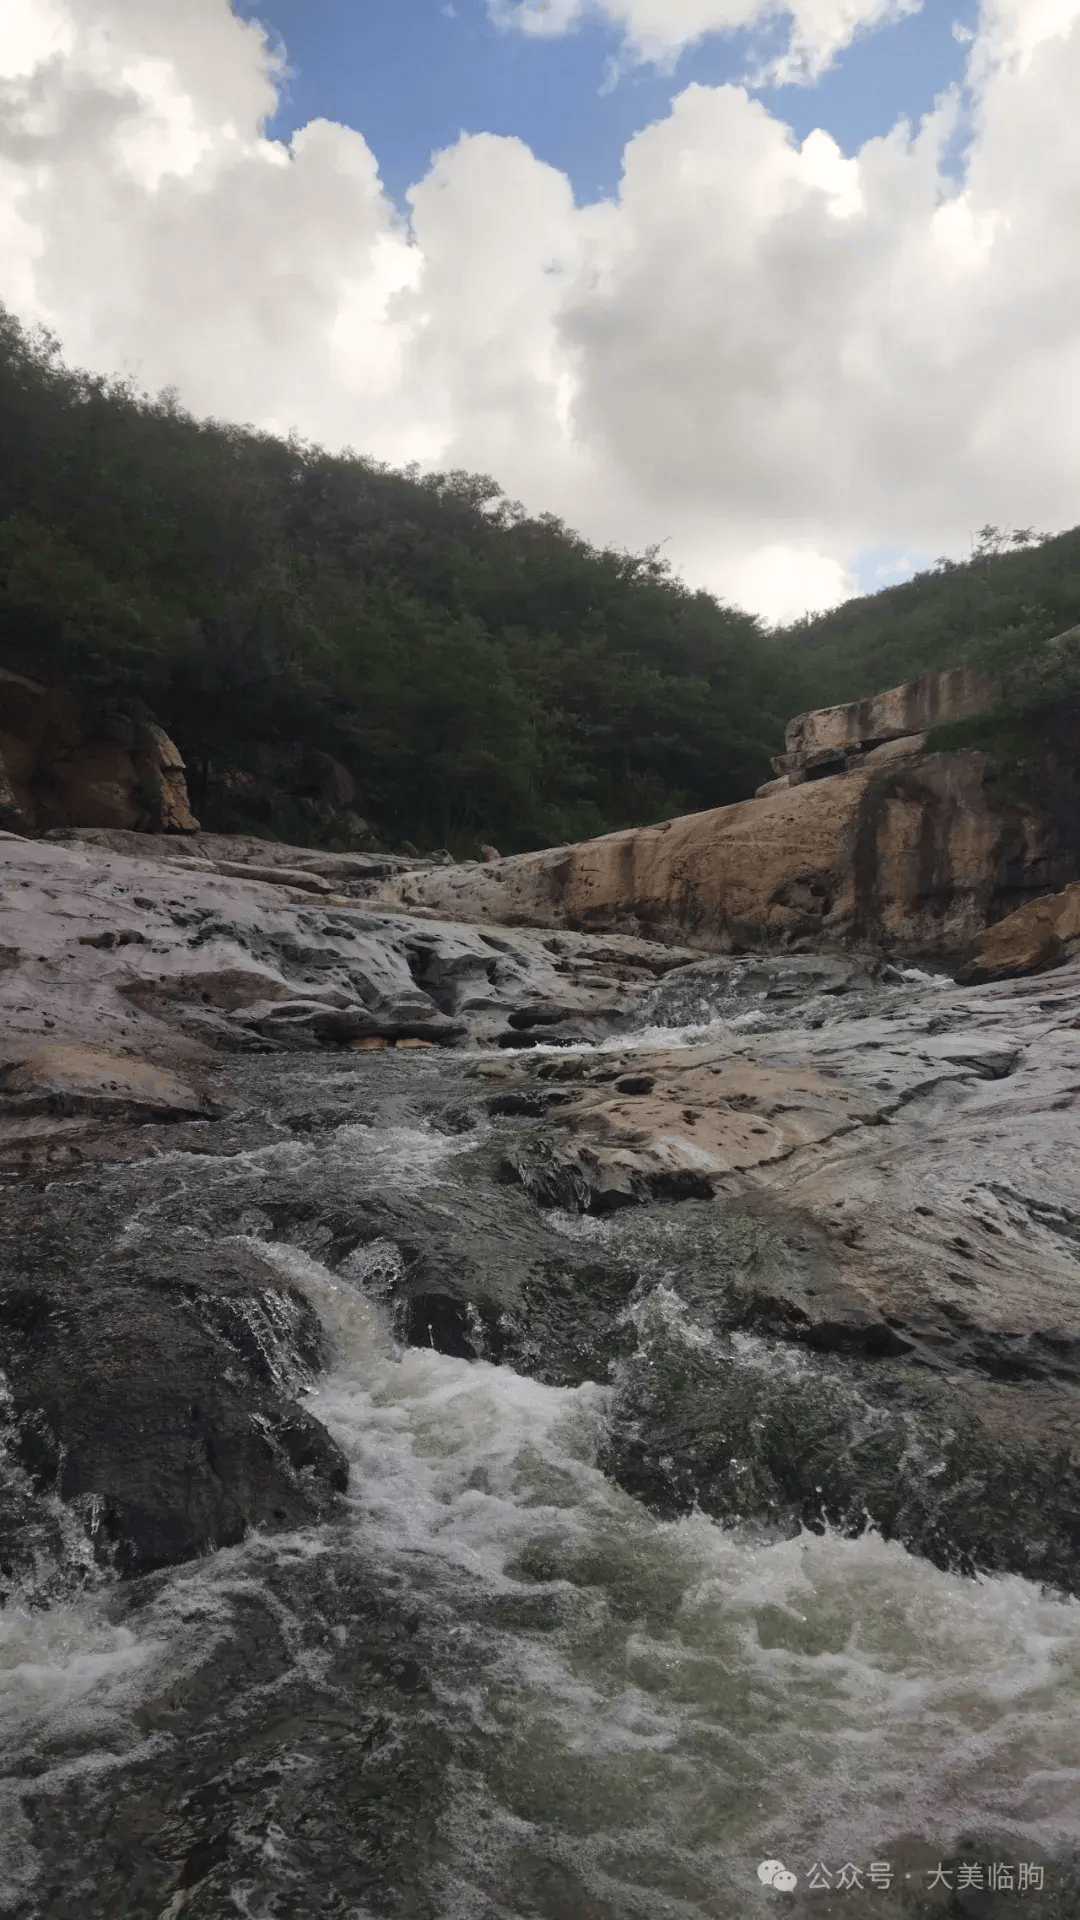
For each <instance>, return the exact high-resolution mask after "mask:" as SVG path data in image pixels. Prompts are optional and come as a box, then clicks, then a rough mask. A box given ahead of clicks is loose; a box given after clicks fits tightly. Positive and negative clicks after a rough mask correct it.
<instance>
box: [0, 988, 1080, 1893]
mask: <svg viewBox="0 0 1080 1920" xmlns="http://www.w3.org/2000/svg"><path fill="white" fill-rule="evenodd" d="M713 1013H714V1014H715V1009H713ZM654 1016H655V1008H654V1009H653V1015H652V1016H650V1017H654ZM672 1017H673V1016H670V1014H669V1023H668V1026H667V1027H666V1028H665V1029H664V1031H663V1039H664V1043H665V1044H667V1045H671V1044H672V1043H673V1041H676V1040H677V1039H678V1037H679V1036H678V1034H677V1033H675V1032H674V1031H673V1030H672V1028H671V1025H670V1020H671V1018H672ZM650 1037H651V1038H652V1039H653V1040H655V1038H656V1032H655V1030H654V1029H651V1028H648V1027H646V1028H645V1029H644V1030H643V1032H642V1035H641V1038H642V1040H643V1041H647V1040H649V1038H650ZM626 1044H627V1040H626V1036H625V1034H624V1035H623V1036H622V1037H621V1039H620V1045H622V1046H623V1047H625V1046H626ZM471 1065H472V1060H471V1057H470V1055H469V1053H468V1052H466V1051H462V1052H443V1051H431V1052H415V1053H407V1052H405V1053H403V1052H396V1053H395V1052H390V1053H386V1054H372V1055H368V1056H361V1057H357V1056H355V1055H352V1056H350V1055H345V1054H335V1055H326V1056H324V1055H314V1054H300V1055H293V1054H289V1055H284V1056H274V1057H264V1056H260V1055H252V1056H251V1057H236V1058H233V1059H229V1060H226V1061H224V1062H223V1063H222V1064H221V1066H220V1068H219V1069H217V1072H218V1073H219V1076H220V1078H221V1080H222V1083H223V1084H226V1083H227V1085H228V1088H229V1090H230V1092H231V1095H232V1098H233V1100H234V1102H235V1103H236V1105H235V1109H234V1113H233V1117H232V1119H231V1121H230V1123H229V1125H230V1138H229V1140H228V1141H227V1142H225V1143H224V1145H223V1146H221V1147H220V1148H215V1145H214V1140H213V1137H212V1134H211V1132H210V1130H208V1132H207V1140H206V1142H205V1143H204V1144H201V1145H199V1146H198V1148H197V1150H196V1148H195V1147H194V1146H193V1145H192V1144H191V1143H190V1142H189V1143H188V1144H187V1145H186V1146H181V1147H179V1148H177V1147H175V1146H173V1145H170V1137H169V1134H168V1130H167V1129H164V1128H157V1129H154V1128H148V1129H147V1130H146V1132H147V1144H148V1148H149V1149H150V1150H149V1152H148V1155H147V1157H146V1158H145V1159H142V1160H139V1161H136V1162H134V1163H129V1164H127V1165H102V1166H97V1167H95V1168H93V1169H92V1170H90V1171H88V1172H86V1173H84V1174H82V1175H79V1176H77V1177H76V1176H75V1175H73V1176H71V1177H69V1178H66V1179H64V1180H58V1181H57V1182H55V1183H54V1184H53V1185H52V1186H51V1187H50V1188H49V1189H48V1194H49V1201H48V1204H49V1205H50V1206H51V1207H52V1208H53V1209H54V1210H55V1211H56V1214H57V1217H58V1218H61V1219H62V1220H63V1221H66V1222H67V1230H68V1231H69V1232H70V1234H71V1236H72V1237H73V1240H74V1241H75V1242H77V1243H78V1244H82V1240H81V1239H80V1236H83V1237H85V1241H86V1245H87V1246H88V1248H89V1247H91V1246H92V1245H95V1244H99V1243H100V1242H101V1239H102V1237H103V1236H105V1237H110V1236H111V1239H112V1241H113V1243H114V1244H116V1245H117V1246H127V1247H131V1246H149V1247H152V1246H154V1245H162V1246H168V1248H169V1249H170V1252H171V1253H172V1254H173V1255H174V1256H176V1255H177V1254H180V1255H182V1253H183V1250H184V1248H185V1246H192V1247H194V1246H196V1245H206V1244H207V1243H208V1242H210V1243H213V1244H214V1245H215V1246H218V1247H224V1248H227V1247H229V1246H231V1245H235V1244H237V1243H242V1244H244V1245H245V1246H246V1247H248V1248H250V1249H253V1250H254V1251H256V1252H258V1253H259V1254H260V1255H261V1256H262V1258H263V1259H265V1260H266V1261H267V1262H268V1263H269V1264H270V1265H271V1266H272V1267H273V1268H274V1269H275V1270H276V1271H277V1272H278V1273H280V1275H281V1277H282V1280H283V1282H287V1283H288V1284H289V1285H290V1286H293V1287H298V1288H299V1289H300V1290H302V1292H303V1293H304V1294H305V1295H306V1296H307V1297H308V1299H309V1300H310V1301H311V1302H312V1304H313V1305H314V1307H315V1308H316V1310H317V1312H318V1314H319V1316H320V1318H321V1320H322V1323H323V1325H324V1327H325V1328H326V1329H327V1332H328V1335H329V1338H330V1341H331V1343H332V1354H333V1360H332V1367H331V1370H330V1371H329V1372H326V1373H322V1374H318V1373H316V1374H312V1373H310V1372H305V1370H304V1367H303V1365H302V1363H301V1361H300V1360H299V1359H298V1358H297V1357H296V1356H295V1355H294V1354H292V1353H291V1351H290V1347H289V1341H288V1330H287V1328H283V1330H282V1333H281V1340H280V1348H279V1349H278V1350H275V1351H274V1352H273V1353H271V1354H270V1355H269V1360H268V1363H269V1364H272V1365H273V1366H274V1368H276V1369H277V1370H278V1371H279V1372H280V1374H281V1376H282V1377H283V1378H288V1379H289V1380H290V1381H291V1384H292V1386H293V1388H294V1389H295V1391H297V1392H298V1393H301V1394H302V1395H303V1404H304V1406H305V1408H306V1409H307V1410H308V1411H309V1412H310V1413H312V1414H314V1415H315V1416H316V1418H317V1419H318V1420H320V1421H321V1422H323V1423H324V1425H325V1426H326V1428H327V1429H328V1430H329V1432H330V1433H331V1434H332V1436H333V1437H334V1439H335V1440H336V1441H337V1442H338V1444H339V1446H340V1447H341V1448H342V1450H343V1451H344V1453H345V1455H346V1456H347V1459H348V1462H349V1467H350V1477H349V1488H348V1492H347V1494H346V1496H345V1498H344V1501H343V1503H342V1509H341V1512H340V1515H339V1516H338V1517H337V1518H335V1519H334V1520H332V1521H330V1522H328V1523H327V1524H325V1525H322V1526H318V1527H311V1528H307V1529H303V1530H300V1531H293V1532H289V1531H283V1532H276V1533H273V1534H255V1535H252V1536H250V1537H249V1538H248V1539H246V1540H245V1541H244V1542H242V1544H240V1545H238V1546H236V1547H232V1548H228V1549H224V1550H221V1551H219V1552H217V1553H214V1554H212V1555H209V1556H208V1557H206V1558H204V1559H202V1560H196V1561H193V1562H190V1563H187V1564H184V1565H181V1566H179V1567H175V1568H172V1569H169V1570H167V1571H163V1572H158V1573H152V1574H147V1575H144V1576H142V1577H140V1578H135V1579H129V1580H120V1579H118V1578H117V1577H115V1576H114V1575H113V1574H111V1573H110V1572H109V1570H108V1569H107V1568H104V1569H103V1568H101V1567H99V1566H96V1565H95V1564H94V1560H93V1555H92V1553H91V1552H90V1551H89V1550H88V1547H87V1539H86V1536H85V1533H84V1532H83V1531H81V1530H80V1528H79V1527H77V1526H75V1525H74V1523H73V1522H72V1520H71V1518H70V1516H68V1515H65V1514H59V1513H58V1514H54V1515H53V1519H54V1521H55V1525H54V1526H53V1528H52V1531H51V1532H50V1533H49V1536H48V1538H49V1541H50V1542H52V1544H51V1545H49V1546H47V1547H46V1546H43V1549H42V1556H41V1560H40V1564H39V1565H38V1567H37V1568H36V1570H35V1573H34V1575H33V1577H32V1578H28V1579H27V1581H26V1582H25V1583H24V1586H23V1588H22V1590H21V1591H19V1592H17V1593H16V1594H15V1595H13V1596H12V1599H11V1600H10V1602H9V1604H8V1606H7V1608H6V1609H5V1610H4V1611H3V1612H2V1613H0V1742H2V1746H3V1752H4V1767H3V1781H2V1786H0V1823H2V1825H0V1912H2V1913H3V1914H5V1915H10V1916H12V1917H13V1920H76V1916H78V1917H79V1920H90V1916H93V1917H94V1920H97V1916H132V1917H135V1916H138V1920H142V1916H146V1920H151V1916H152V1917H153V1920H180V1916H184V1920H225V1917H226V1916H230V1917H231V1916H234V1915H235V1916H245V1917H246V1920H315V1917H316V1916H318V1917H319V1920H376V1917H377V1916H397V1915H401V1916H410V1917H412V1920H630V1917H631V1916H635V1920H636V1917H637V1916H641V1917H642V1920H744V1917H745V1916H751V1915H756V1914H759V1913H760V1914H766V1913H769V1912H771V1911H779V1912H785V1913H788V1914H794V1915H799V1916H803V1915H823V1916H824V1915H829V1916H832V1915H839V1914H850V1915H852V1916H864V1915H875V1916H880V1917H881V1920H899V1916H901V1915H904V1916H921V1915H930V1914H936V1913H943V1914H952V1915H988V1916H999V1915H1005V1914H1010V1915H1011V1914H1014V1913H1030V1914H1035V1915H1038V1916H1040V1920H1050V1917H1051V1916H1053V1917H1054V1920H1064V1916H1067V1915H1077V1914H1080V1874H1078V1872H1077V1860H1078V1858H1080V1605H1078V1604H1077V1602H1076V1601H1075V1600H1073V1599H1071V1598H1068V1597H1063V1596H1062V1595H1060V1594H1056V1593H1054V1592H1052V1591H1050V1590H1040V1588H1039V1587H1038V1586H1037V1585H1035V1584H1034V1583H1032V1582H1030V1581H1027V1580H1025V1579H1023V1578H1021V1577H1019V1576H1018V1575H993V1576H979V1577H969V1576H967V1575H965V1574H963V1573H961V1572H958V1571H955V1570H949V1569H947V1568H944V1567H940V1566H935V1565H933V1564H931V1562H930V1561H929V1560H928V1559H925V1558H923V1557H920V1556H917V1555H915V1554H913V1553H910V1552H909V1551H907V1550H906V1548H905V1547H904V1546H902V1545H901V1544H899V1542H898V1541H896V1540H891V1541H887V1540H884V1539H883V1538H882V1537H881V1536H880V1535H879V1534H878V1533H876V1532H875V1531H874V1530H873V1529H872V1528H868V1527H864V1528H863V1530H862V1531H861V1532H859V1531H857V1530H856V1529H855V1528H854V1527H851V1528H848V1529H846V1530H845V1531H839V1530H837V1529H835V1528H834V1527H833V1526H832V1525H830V1524H829V1523H828V1522H826V1521H824V1520H822V1521H821V1522H820V1524H818V1525H817V1526H816V1527H815V1526H810V1525H807V1524H806V1523H805V1521H804V1520H801V1519H800V1520H794V1519H792V1517H791V1516H790V1515H786V1514H784V1513H783V1512H781V1511H774V1512H770V1511H768V1509H767V1507H766V1509H765V1510H762V1509H761V1507H760V1503H759V1505H758V1507H757V1508H756V1509H755V1510H753V1511H752V1510H751V1506H752V1503H749V1502H748V1503H747V1511H746V1513H745V1514H744V1515H743V1516H741V1517H740V1516H739V1515H738V1514H737V1513H733V1514H732V1515H731V1517H730V1518H727V1519H724V1520H721V1519H718V1518H716V1517H710V1516H709V1515H708V1514H707V1513H705V1512H704V1511H702V1510H701V1508H700V1506H698V1505H696V1504H695V1503H694V1501H693V1499H688V1500H687V1501H685V1502H683V1508H684V1510H682V1511H674V1510H673V1509H672V1508H671V1507H670V1505H669V1506H668V1507H665V1505H664V1503H663V1502H662V1501H658V1500H656V1499H652V1498H650V1497H649V1496H648V1489H647V1487H645V1486H644V1483H643V1482H641V1480H640V1476H639V1478H638V1479H635V1477H634V1473H633V1472H631V1471H630V1470H629V1469H628V1468H627V1465H626V1461H627V1458H628V1452H632V1447H629V1443H628V1442H627V1439H626V1434H627V1430H628V1423H629V1424H630V1425H632V1410H633V1407H634V1406H635V1405H636V1404H637V1402H638V1400H639V1399H640V1395H641V1391H642V1381H643V1379H644V1380H646V1381H655V1380H657V1379H661V1378H666V1377H670V1378H671V1379H672V1380H674V1381H675V1382H676V1383H677V1382H678V1380H679V1379H680V1377H682V1376H683V1375H684V1373H685V1372H686V1370H688V1369H691V1368H693V1367H694V1366H700V1365H701V1364H705V1363H707V1364H708V1365H709V1366H712V1367H713V1368H714V1369H716V1370H718V1371H719V1372H722V1373H724V1374H725V1376H728V1375H730V1376H731V1377H732V1378H733V1379H734V1378H738V1379H739V1380H742V1381H746V1382H750V1383H754V1382H759V1383H762V1386H763V1389H770V1388H771V1385H772V1384H773V1383H775V1384H776V1385H777V1387H778V1388H779V1387H780V1386H782V1384H783V1379H784V1376H785V1372H786V1373H791V1371H792V1370H798V1369H800V1368H806V1367H809V1366H811V1365H818V1364H819V1363H818V1362H816V1361H813V1362H812V1361H811V1360H809V1359H807V1358H805V1357H803V1356H801V1355H800V1354H798V1353H796V1352H793V1351H791V1350H789V1349H784V1350H780V1349H779V1348H778V1347H777V1346H776V1345H775V1344H770V1343H769V1342H768V1341H767V1340H766V1339H764V1338H762V1337H760V1336H758V1335H756V1334H754V1333H752V1332H743V1333H739V1334H737V1335H736V1336H735V1337H734V1338H724V1339H721V1337H720V1336H719V1335H718V1334H717V1332H716V1330H715V1328H714V1327H713V1326H711V1325H710V1324H709V1323H708V1321H707V1320H706V1319H703V1318H702V1316H701V1315H700V1314H698V1313H697V1312H696V1311H695V1307H694V1292H693V1288H692V1287H690V1288H689V1289H687V1288H686V1287H684V1286H683V1285H682V1281H683V1279H684V1277H685V1276H686V1275H687V1274H690V1275H691V1276H692V1273H693V1269H694V1265H695V1262H700V1260H701V1259H702V1258H703V1255H702V1246H703V1244H704V1242H703V1240H702V1229H701V1219H702V1217H703V1213H702V1209H701V1207H700V1206H699V1205H694V1204H689V1203H688V1204H683V1205H678V1204H671V1205H667V1206H664V1205H659V1204H658V1205H657V1206H655V1207H652V1208H647V1209H629V1210H627V1211H625V1212H622V1213H619V1214H617V1215H612V1216H610V1217H605V1218H594V1217H592V1216H584V1217H582V1216H576V1215H570V1214H562V1213H560V1212H559V1211H558V1210H557V1209H552V1210H549V1211H547V1212H545V1213H544V1214H543V1216H540V1215H539V1214H538V1213H537V1211H536V1209H535V1208H534V1207H533V1206H532V1203H531V1202H530V1200H529V1198H528V1196H527V1195H526V1194H525V1193H524V1192H523V1191H522V1190H521V1189H520V1187H515V1186H513V1185H512V1184H510V1183H508V1182H507V1180H506V1178H505V1176H504V1174H503V1173H502V1172H501V1168H502V1166H503V1164H504V1160H505V1153H506V1150H507V1144H508V1143H513V1141H514V1140H516V1139H519V1138H522V1137H524V1136H525V1134H526V1133H527V1129H528V1126H529V1121H528V1118H527V1116H525V1117H522V1116H520V1115H519V1116H515V1115H514V1114H512V1113H511V1114H507V1115H504V1116H494V1117H493V1116H492V1115H491V1113H490V1112H488V1111H485V1110H484V1108H483V1105H482V1103H481V1102H480V1100H479V1097H478V1092H477V1085H476V1082H475V1080H474V1079H471V1078H470V1068H471ZM418 1260H422V1262H423V1263H424V1273H425V1279H424V1284H423V1287H421V1288H420V1289H419V1291H418V1290H417V1287H416V1286H415V1285H414V1286H413V1287H412V1290H411V1292H410V1291H409V1289H408V1288H407V1287H406V1286H405V1284H404V1283H405V1280H406V1278H407V1277H408V1275H409V1274H410V1273H411V1272H412V1273H414V1272H415V1269H416V1264H417V1261H418ZM465 1263H467V1264H469V1266H470V1267H471V1268H473V1269H475V1270H477V1271H481V1272H483V1273H485V1274H487V1275H488V1276H489V1278H490V1289H489V1290H490V1291H491V1292H492V1296H493V1297H495V1296H496V1295H497V1294H498V1289H499V1287H500V1285H505V1276H506V1275H507V1274H508V1273H509V1274H513V1275H517V1276H518V1280H517V1282H516V1283H515V1284H516V1288H517V1290H516V1292H515V1293H513V1294H511V1293H507V1294H506V1301H507V1306H506V1312H505V1315H504V1317H503V1321H502V1323H501V1330H500V1326H499V1325H496V1323H495V1321H493V1320H492V1321H489V1323H487V1324H485V1323H484V1321H483V1318H482V1316H479V1315H477V1314H475V1313H473V1314H472V1316H471V1317H470V1314H469V1313H468V1312H463V1311H458V1312H457V1315H456V1317H455V1314H454V1313H453V1312H451V1311H450V1310H449V1309H448V1308H447V1305H446V1303H447V1301H448V1300H449V1299H450V1298H451V1296H452V1291H453V1287H452V1283H453V1277H454V1274H455V1272H458V1271H460V1270H461V1268H462V1266H463V1264H465ZM522 1275H524V1276H525V1279H524V1280H521V1276H522ZM260 1337H263V1336H260ZM440 1348H441V1349H443V1350H440ZM821 1364H822V1365H824V1363H821ZM628 1409H629V1410H630V1411H628ZM620 1436H621V1438H620ZM911 1444H912V1457H913V1459H915V1463H916V1464H915V1467H913V1469H912V1471H913V1472H914V1471H916V1470H919V1471H925V1473H927V1474H932V1473H933V1463H932V1461H930V1460H929V1459H927V1460H926V1461H924V1462H922V1464H921V1466H920V1464H919V1461H918V1436H917V1435H916V1434H914V1433H913V1435H912V1443H911ZM663 1465H664V1463H663V1461H661V1462H660V1463H659V1466H660V1468H661V1469H662V1468H663ZM732 1467H733V1470H734V1471H735V1473H736V1479H737V1473H738V1470H739V1463H736V1462H732ZM745 1471H746V1473H747V1474H748V1475H751V1476H752V1475H753V1473H754V1472H755V1467H754V1463H753V1462H752V1461H747V1462H746V1463H745ZM638 1487H640V1488H641V1491H635V1488H638ZM58 1541H59V1545H58V1544H57V1542H58ZM764 1863H767V1864H764ZM777 1863H780V1864H779V1865H778V1864H777ZM759 1868H761V1869H762V1872H760V1873H759Z"/></svg>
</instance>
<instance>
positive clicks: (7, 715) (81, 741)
mask: <svg viewBox="0 0 1080 1920" xmlns="http://www.w3.org/2000/svg"><path fill="white" fill-rule="evenodd" d="M101 725H103V726H104V732H102V731H101ZM101 725H99V729H98V731H97V732H95V730H94V724H93V723H92V720H91V718H90V716H89V715H88V713H87V712H86V710H85V709H84V707H83V704H82V702H81V701H80V699H79V697H78V695H77V694H75V693H74V692H73V691H72V689H71V688H69V687H63V686H43V685H39V684H38V683H37V682H36V681H34V680H31V679H29V678H28V677H27V676H26V675H24V674H19V673H15V672H13V671H11V670H10V669H7V668H0V814H5V815H12V816H16V817H18V818H19V819H21V820H23V821H25V822H26V823H27V824H28V825H29V826H32V827H38V828H46V829H48V828H55V827H92V828H98V829H103V830H111V831H119V832H123V831H132V830H135V829H138V830H139V831H142V832H152V833H196V832H198V826H199V823H198V821H197V820H196V819H195V816H194V814H193V813H192V811H191V808H190V805H189V803H188V794H187V786H186V783H185V779H184V762H183V759H182V758H181V755H180V753H179V751H178V749H177V747H176V745H175V743H174V742H173V741H172V740H170V739H169V736H168V734H167V733H165V732H164V731H163V730H162V728H161V727H158V726H155V725H154V724H153V723H152V722H150V723H146V724H144V725H141V726H139V727H135V726H134V725H133V724H132V723H131V722H129V721H122V720H121V721H118V722H116V721H114V722H109V721H106V722H104V723H101ZM110 728H111V731H110Z"/></svg>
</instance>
